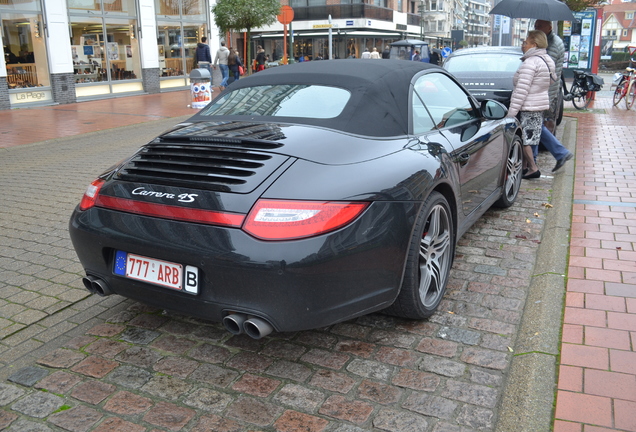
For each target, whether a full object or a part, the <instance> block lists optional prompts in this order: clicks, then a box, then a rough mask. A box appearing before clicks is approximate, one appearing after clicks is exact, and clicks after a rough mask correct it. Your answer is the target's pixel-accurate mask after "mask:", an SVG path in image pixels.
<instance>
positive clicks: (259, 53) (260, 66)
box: [256, 45, 302, 72]
mask: <svg viewBox="0 0 636 432" xmlns="http://www.w3.org/2000/svg"><path fill="white" fill-rule="evenodd" d="M266 60H267V57H265V50H264V49H263V47H262V46H260V45H259V46H257V47H256V72H259V71H262V70H265V61H266ZM300 61H302V60H300Z"/></svg>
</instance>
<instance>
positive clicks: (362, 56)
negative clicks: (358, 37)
mask: <svg viewBox="0 0 636 432" xmlns="http://www.w3.org/2000/svg"><path fill="white" fill-rule="evenodd" d="M360 58H361V59H370V58H371V53H370V52H369V48H365V49H364V52H363V53H362V55H361V56H360Z"/></svg>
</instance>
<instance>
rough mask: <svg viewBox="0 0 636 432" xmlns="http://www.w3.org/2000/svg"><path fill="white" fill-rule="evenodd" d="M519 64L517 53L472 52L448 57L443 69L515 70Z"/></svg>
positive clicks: (463, 70) (519, 57)
mask: <svg viewBox="0 0 636 432" xmlns="http://www.w3.org/2000/svg"><path fill="white" fill-rule="evenodd" d="M519 65H521V55H520V54H519V55H517V54H495V53H493V54H472V55H468V54H467V55H458V56H456V57H449V58H448V59H447V60H446V62H445V63H444V69H446V70H447V71H449V72H450V73H455V72H516V71H517V69H519Z"/></svg>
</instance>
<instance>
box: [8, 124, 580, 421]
mask: <svg viewBox="0 0 636 432" xmlns="http://www.w3.org/2000/svg"><path fill="white" fill-rule="evenodd" d="M567 121H568V122H573V121H572V120H567ZM174 123H176V121H174V119H172V121H170V120H159V121H155V122H153V123H152V124H151V125H137V126H130V127H126V128H121V129H117V130H111V131H104V132H101V133H95V134H86V135H81V136H77V137H72V138H64V139H59V140H54V141H48V142H46V143H39V144H33V145H25V146H18V147H12V148H7V149H4V150H0V155H1V157H0V185H1V187H0V190H1V192H2V202H3V205H2V206H1V207H0V275H1V276H0V359H1V363H0V367H1V369H0V429H6V430H8V431H12V432H30V431H33V432H35V431H62V430H64V431H73V432H84V431H99V432H106V431H109V432H112V431H126V432H137V431H139V432H141V431H178V430H189V431H246V430H250V431H274V430H276V431H328V432H356V431H368V430H382V431H396V432H397V431H399V432H407V431H426V432H471V431H477V430H479V431H493V430H494V429H495V424H496V420H497V417H498V406H499V404H500V402H501V399H502V394H503V389H504V385H505V380H506V373H507V371H508V369H509V366H510V362H511V360H512V357H513V355H515V354H518V353H514V352H513V350H512V348H511V347H513V346H514V342H515V337H516V335H517V331H518V327H519V323H520V320H521V316H522V313H523V309H524V302H525V299H526V297H527V294H528V287H529V285H530V281H531V278H532V276H533V266H534V263H535V260H536V254H537V250H538V247H539V244H540V242H541V238H542V233H543V227H544V223H545V220H546V218H549V217H550V212H551V208H550V206H549V205H546V204H547V203H549V202H550V192H551V188H552V185H553V182H554V181H555V179H554V177H553V176H550V175H548V176H544V177H542V178H540V179H538V180H536V181H524V182H523V184H522V191H521V194H520V196H519V199H518V201H517V203H516V204H515V205H514V206H513V207H511V208H510V209H507V210H503V211H502V210H490V211H488V213H487V214H486V215H485V217H483V218H482V219H481V220H480V221H479V222H478V223H477V224H476V225H475V226H474V227H473V228H472V229H471V230H470V231H469V232H468V233H467V234H466V235H465V236H464V237H463V238H462V239H461V241H460V243H459V247H458V249H457V257H456V261H455V264H454V267H453V270H452V273H451V280H450V283H449V287H448V292H447V295H446V297H445V299H444V300H443V303H442V305H441V307H440V308H439V312H438V313H436V314H435V315H434V316H433V317H432V318H431V319H429V320H424V321H405V320H400V319H395V318H393V317H389V316H385V315H382V314H372V315H368V316H365V317H361V318H358V319H355V320H352V321H348V322H344V323H341V324H337V325H334V326H330V327H328V328H323V329H318V330H314V331H305V332H298V333H288V334H280V333H279V334H277V333H274V334H272V335H270V336H269V337H267V338H265V339H262V340H253V339H250V338H248V337H246V336H233V335H231V334H229V333H228V332H226V331H225V330H224V329H223V327H222V326H221V325H220V324H217V323H210V322H204V321H201V320H195V319H191V318H188V317H185V316H178V315H173V314H170V313H166V312H164V311H162V310H156V309H151V308H149V307H146V306H144V305H142V304H139V303H136V302H133V301H130V300H126V299H123V298H122V297H119V296H110V297H106V298H100V297H96V296H92V295H89V293H88V292H87V291H86V290H85V289H84V288H83V286H82V283H81V281H80V278H81V276H82V275H83V273H82V268H81V266H80V264H79V262H78V260H77V259H76V257H75V253H74V251H73V249H72V246H71V243H70V240H69V237H68V233H67V224H68V219H69V217H70V214H71V211H72V209H73V208H74V206H75V205H76V204H77V203H78V202H79V199H80V197H81V194H82V193H83V191H84V189H85V187H86V186H87V185H88V183H89V182H90V181H91V180H93V178H94V177H95V176H96V175H97V174H99V172H100V170H102V169H105V168H107V167H108V166H109V165H110V164H112V163H114V162H116V161H117V160H119V159H120V158H122V157H124V156H127V155H129V154H130V153H131V152H132V151H133V150H134V149H135V148H137V147H138V146H139V145H140V144H142V143H143V142H144V141H145V140H147V139H149V138H151V137H152V136H154V135H155V134H156V133H157V132H159V131H160V130H162V129H166V128H167V127H168V126H169V125H171V124H174ZM561 130H563V128H561ZM539 163H540V165H541V166H545V167H548V166H549V167H552V165H553V163H554V161H553V160H552V158H551V156H549V155H548V154H545V153H542V154H541V155H540V161H539ZM547 171H548V172H549V169H548V170H547ZM559 175H566V174H565V172H559V173H557V174H556V176H559ZM568 205H569V204H568Z"/></svg>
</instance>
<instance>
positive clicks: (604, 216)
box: [554, 98, 636, 432]
mask: <svg viewBox="0 0 636 432" xmlns="http://www.w3.org/2000/svg"><path fill="white" fill-rule="evenodd" d="M594 108H596V109H604V110H605V111H606V113H605V114H596V115H589V114H583V113H580V114H579V113H576V114H572V115H574V116H576V117H578V118H579V122H578V134H577V138H578V139H577V153H576V169H575V185H574V199H575V201H574V206H573V215H572V233H571V235H572V237H571V242H570V262H569V264H570V268H569V273H568V276H569V280H568V283H567V290H568V293H567V301H566V308H565V317H564V326H563V341H562V346H561V366H560V371H559V382H558V389H559V391H558V394H557V403H556V413H555V417H556V420H555V423H554V432H575V431H576V432H581V430H582V428H583V429H584V431H585V432H610V431H615V430H620V431H630V432H634V431H636V400H635V399H636V353H635V352H634V349H635V348H636V343H635V342H636V339H634V337H633V334H634V332H636V308H634V307H630V305H631V304H633V303H632V302H633V301H634V298H636V286H635V285H633V282H632V278H633V275H634V272H635V268H636V264H635V261H636V252H635V249H636V175H635V173H634V169H635V168H636V159H635V157H634V155H635V154H636V141H635V140H634V126H633V125H634V124H636V112H635V111H627V110H625V108H624V105H622V104H621V105H619V106H618V107H612V105H611V99H609V98H597V100H596V101H595V102H594ZM621 204H623V205H621Z"/></svg>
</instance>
